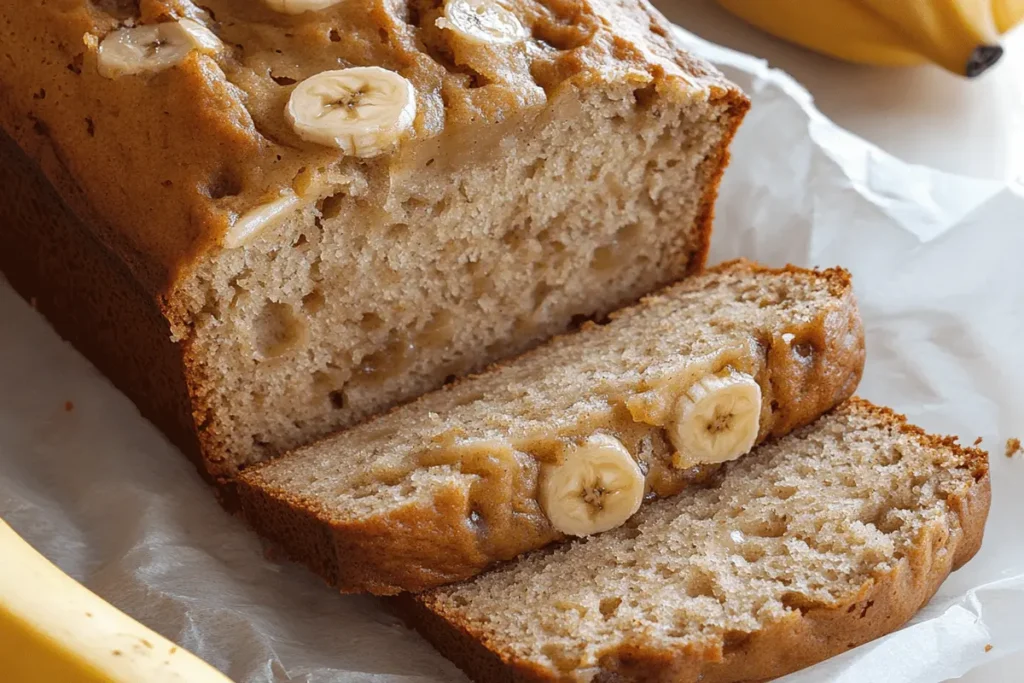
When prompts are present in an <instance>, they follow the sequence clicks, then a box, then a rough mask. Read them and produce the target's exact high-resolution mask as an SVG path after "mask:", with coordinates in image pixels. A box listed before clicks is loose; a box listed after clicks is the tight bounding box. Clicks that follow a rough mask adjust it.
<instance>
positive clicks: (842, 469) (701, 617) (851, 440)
mask: <svg viewBox="0 0 1024 683" xmlns="http://www.w3.org/2000/svg"><path fill="white" fill-rule="evenodd" d="M989 497H990V488H989V478H988V458H987V455H986V454H985V453H984V452H982V451H979V450H976V449H965V448H961V447H959V446H958V445H957V444H956V443H955V441H954V440H953V439H950V438H942V437H934V436H929V435H926V434H925V433H924V432H922V431H921V430H919V429H917V428H915V427H912V426H909V425H907V424H906V422H905V420H904V418H903V417H902V416H899V415H896V414H894V413H892V412H891V411H889V410H887V409H884V408H878V407H875V406H873V405H871V404H869V403H867V402H865V401H861V400H859V399H851V400H850V401H848V402H847V403H845V404H844V405H843V406H841V407H840V408H838V409H836V410H835V411H834V412H832V413H830V414H828V415H826V416H825V417H822V418H821V419H820V420H818V421H817V422H816V423H814V424H813V425H811V426H809V427H806V428H804V429H802V430H800V431H797V432H794V433H793V434H791V435H789V436H787V437H784V438H782V439H779V440H777V441H773V442H771V443H768V444H766V445H763V446H761V447H759V448H758V449H757V450H756V451H755V452H754V453H753V454H751V456H750V457H747V458H743V459H742V460H739V461H737V462H734V463H730V464H728V465H727V466H726V467H725V468H724V470H723V472H722V473H721V476H720V479H719V480H718V481H716V482H715V483H714V484H713V485H711V486H709V487H700V488H698V487H694V488H691V489H689V490H687V491H684V492H683V493H682V494H680V495H679V496H677V497H675V498H671V499H667V500H662V501H658V502H656V503H653V504H651V505H649V506H647V507H646V508H644V509H643V510H642V511H641V512H640V513H639V514H638V515H636V516H635V517H634V518H633V519H632V520H631V521H630V522H629V523H628V524H627V525H626V526H623V527H620V528H618V529H615V530H613V531H609V532H607V533H605V534H601V535H599V536H594V537H591V538H589V539H586V540H581V541H577V542H573V543H571V544H567V545H565V546H562V547H560V548H558V549H557V550H554V551H541V552H538V553H535V554H533V555H530V556H528V557H526V558H522V559H520V560H519V561H517V562H515V563H511V564H509V565H507V566H505V567H502V568H500V569H498V570H495V571H493V572H491V573H489V574H485V575H482V576H480V577H477V578H476V579H474V580H473V581H470V582H466V583H463V584H458V585H454V586H448V587H444V588H440V589H436V590H434V591H431V592H428V593H425V594H422V595H421V596H402V597H401V598H397V599H396V600H398V601H399V606H400V607H401V608H402V609H403V611H404V612H405V614H406V616H407V618H408V619H409V621H410V622H411V623H413V624H414V625H416V626H417V628H418V629H419V630H420V631H421V632H422V634H423V635H424V636H425V637H426V638H427V639H428V640H430V641H431V642H432V643H434V645H435V646H437V647H438V648H439V649H440V651H441V652H442V653H443V654H445V655H446V656H448V657H449V658H451V659H452V660H453V661H454V662H455V663H456V664H458V665H459V666H460V667H461V668H462V669H463V670H464V671H466V673H467V674H469V676H470V677H471V678H473V679H474V680H477V681H486V682H487V683H499V682H502V681H677V682H679V683H688V682H696V681H702V682H703V683H730V682H734V681H753V680H765V679H771V678H775V677H777V676H782V675H784V674H786V673H789V672H792V671H795V670H797V669H800V668H803V667H805V666H809V665H811V664H813V663H815V662H818V661H821V660H823V659H826V658H828V657H831V656H833V655H835V654H838V653H840V652H843V651H845V650H847V649H850V648H852V647H855V646H856V645H859V644H861V643H864V642H867V641H869V640H871V639H874V638H877V637H879V636H881V635H883V634H885V633H888V632H890V631H893V630H895V629H897V628H898V627H899V626H901V625H902V624H903V623H904V622H905V621H906V620H908V619H909V618H910V617H911V616H912V615H913V614H914V613H915V612H916V611H917V610H918V609H919V608H920V607H922V606H923V605H924V604H925V603H926V602H927V601H928V600H929V599H930V598H931V596H932V595H933V594H934V592H935V591H936V590H937V588H938V586H939V584H940V583H941V582H942V581H943V580H944V579H945V577H946V575H947V574H948V573H949V572H950V571H951V570H952V569H956V568H957V567H959V566H960V565H962V564H963V563H965V562H966V561H967V560H969V559H970V558H971V557H972V556H973V555H974V553H975V552H976V551H977V549H978V547H979V545H980V544H981V539H982V532H983V528H984V524H985V519H986V516H987V514H988V507H989Z"/></svg>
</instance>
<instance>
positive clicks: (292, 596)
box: [0, 36, 1024, 683]
mask: <svg viewBox="0 0 1024 683" xmlns="http://www.w3.org/2000/svg"><path fill="white" fill-rule="evenodd" d="M686 39H687V40H689V41H691V42H692V44H693V45H694V46H695V48H696V49H697V50H698V51H700V52H703V53H705V54H707V55H709V56H710V57H711V58H712V59H714V60H715V61H716V62H717V63H718V64H719V65H720V66H721V67H722V68H723V69H724V70H725V71H726V72H727V75H728V76H729V77H730V78H732V79H733V80H735V81H736V82H737V83H738V84H739V85H740V86H741V87H742V88H743V89H744V90H746V91H747V93H749V95H750V96H751V98H752V99H753V102H754V106H753V109H752V111H751V113H750V115H749V116H748V118H747V121H746V123H745V124H744V125H743V128H742V129H741V132H740V134H739V136H738V138H737V140H736V142H735V145H734V148H733V162H732V166H731V167H730V169H729V171H728V173H727V174H726V179H725V182H724V184H723V187H722V193H721V198H720V200H719V203H718V209H717V220H716V229H715V238H714V239H715V241H714V247H713V250H712V261H719V260H723V259H727V258H733V257H736V256H747V257H751V258H756V259H759V260H761V261H764V262H767V263H769V264H783V263H786V262H790V263H795V264H798V265H820V266H830V265H835V264H841V265H843V266H845V267H847V268H849V269H850V270H851V271H853V273H854V283H855V287H856V291H857V294H858V297H859V299H860V303H861V306H862V312H863V315H864V320H865V326H866V332H867V344H868V362H867V370H866V374H865V377H864V381H863V384H862V385H861V388H860V393H861V395H863V396H865V397H867V398H869V399H872V400H874V401H877V402H881V403H884V404H888V405H891V406H893V407H894V408H896V409H898V410H899V411H901V412H905V413H907V414H908V415H909V417H910V418H911V419H912V420H913V421H915V422H917V423H918V424H920V425H922V426H923V427H925V428H927V429H929V430H932V431H938V432H943V433H953V434H958V435H959V436H960V437H961V438H962V439H963V440H964V441H966V442H967V443H970V442H972V441H973V440H974V438H975V437H976V436H982V437H984V444H983V445H984V446H987V447H988V448H989V449H990V451H991V453H992V458H991V461H992V484H993V506H992V513H991V517H990V520H989V524H988V529H987V533H986V539H985V544H984V547H983V549H982V551H981V553H980V554H979V555H978V557H977V558H976V559H974V560H973V561H972V562H971V563H970V564H968V565H967V566H966V567H965V568H963V569H961V570H960V571H959V572H957V573H955V574H954V575H952V576H951V577H950V579H949V580H948V581H947V582H946V583H945V584H944V585H943V587H942V589H941V590H940V592H939V594H938V595H937V596H936V597H935V599H934V600H933V601H932V602H931V603H930V605H929V606H928V607H927V608H926V609H925V610H924V611H923V612H922V613H921V614H920V615H918V617H917V618H916V619H915V620H914V621H913V622H912V623H911V624H910V625H908V626H907V627H906V628H904V629H902V630H901V631H899V632H897V633H894V634H892V635H890V636H888V637H886V638H883V639H880V640H877V641H875V642H873V643H870V644H868V645H865V646H863V647H860V648H858V649H856V650H853V651H851V652H849V653H847V654H846V655H844V656H841V657H837V658H835V659H833V660H831V661H829V662H825V663H823V664H821V665H818V666H817V667H814V668H812V669H808V670H806V671H803V672H800V673H798V674H795V675H794V676H792V677H790V678H789V679H787V680H790V681H793V682H796V681H799V682H801V683H803V682H805V681H822V680H830V681H842V682H844V683H847V682H851V681H883V680H884V681H890V682H894V683H895V682H908V683H909V682H911V681H914V682H918V681H920V682H924V681H940V680H944V679H947V678H951V677H955V676H959V675H961V674H963V673H964V672H966V671H969V670H971V669H972V668H974V667H977V666H979V665H980V664H983V663H987V662H990V661H993V660H994V659H996V658H998V657H1002V656H1005V655H1007V654H1009V653H1012V652H1015V651H1018V650H1022V649H1024V533H1022V531H1021V527H1022V526H1024V457H1022V456H1017V458H1015V459H1013V460H1011V459H1008V458H1006V457H1004V455H1003V444H1004V442H1005V440H1006V439H1007V438H1008V437H1010V436H1021V437H1024V391H1022V390H1021V387H1024V358H1022V356H1024V189H1022V188H1021V187H1011V186H1006V185H1003V184H1000V183H994V182H988V181H980V180H972V179H968V178H963V177H957V176H953V175H948V174H943V173H939V172H936V171H933V170H930V169H927V168H921V167H913V166H909V165H907V164H904V163H901V162H900V161H898V160H896V159H893V158H891V157H889V156H887V155H886V154H884V153H882V152H881V151H879V150H878V149H876V148H874V147H872V146H870V145H869V144H867V143H865V142H863V141H861V140H859V139H857V138H855V137H854V136H852V135H850V134H848V133H846V132H844V131H842V130H840V129H838V128H837V127H835V126H834V125H833V124H831V123H830V122H829V121H827V120H826V119H824V118H823V117H822V116H821V115H820V114H818V113H817V112H816V110H815V109H814V108H813V105H812V103H811V101H810V97H809V96H808V95H807V93H806V92H805V91H804V90H803V89H802V88H801V87H800V86H798V85H797V84H795V83H794V82H793V81H792V80H791V79H789V78H788V77H787V76H786V75H784V74H782V73H778V72H772V71H770V70H768V69H767V68H766V66H765V65H764V64H763V63H761V62H760V61H758V60H755V59H753V58H750V57H746V56H744V55H740V54H738V53H736V52H732V51H729V50H725V49H722V48H717V47H715V46H712V45H708V44H706V43H702V42H701V41H699V40H698V39H696V38H693V37H692V36H687V37H686ZM950 144H955V141H950ZM68 401H70V402H71V403H72V404H73V409H71V410H67V409H66V405H65V404H66V402H68ZM0 516H2V517H3V518H4V519H6V520H7V521H8V522H9V523H10V524H11V525H12V526H13V527H14V528H15V529H16V530H17V531H18V532H19V533H21V534H22V535H23V536H24V537H25V538H27V539H28V540H29V541H30V542H31V543H33V544H34V545H36V546H37V547H38V548H39V549H40V550H41V551H42V552H43V553H44V554H46V555H47V556H48V557H50V558H51V559H53V560H54V561H55V562H56V563H57V564H59V565H60V566H61V567H62V568H64V569H65V570H66V571H68V572H69V573H70V574H71V575H73V576H74V577H76V578H78V579H80V580H82V581H83V582H84V583H86V585H88V586H89V587H90V588H92V589H93V590H95V591H96V592H97V593H99V594H100V595H102V596H104V597H105V598H107V599H108V600H110V601H111V602H113V603H114V604H115V605H117V606H119V607H121V608H122V609H124V610H125V611H127V612H129V613H130V614H132V615H133V616H134V617H136V618H138V619H140V620H141V621H143V622H145V623H146V624H148V625H150V626H152V627H153V628H155V629H156V630H158V631H160V632H161V633H163V634H164V635H166V636H168V637H169V638H172V639H174V640H177V641H179V642H181V643H182V644H184V645H185V646H187V647H188V648H190V649H192V650H193V651H195V652H196V653H198V654H199V655H201V656H202V657H204V658H205V659H207V660H208V661H210V662H211V663H213V664H214V665H215V666H217V667H218V668H220V669H222V670H223V671H225V672H226V673H227V674H228V675H229V676H231V677H232V678H233V679H235V680H237V681H240V682H241V681H246V682H250V681H251V682H257V681H259V682H268V681H308V682H310V683H312V682H327V681H353V682H356V681H380V682H384V681H388V682H424V683H426V682H428V681H429V682H438V681H451V680H464V679H462V677H461V674H460V673H459V672H458V671H457V670H456V669H455V668H454V667H453V666H452V665H451V664H449V663H448V662H447V661H446V660H444V659H443V658H441V657H440V656H439V655H437V654H435V653H434V652H433V651H432V650H431V649H430V647H429V646H427V645H426V644H425V643H424V642H423V641H421V640H420V639H419V638H418V637H417V636H416V635H415V634H413V633H412V632H410V631H408V630H406V629H405V628H404V627H403V626H401V625H400V624H399V623H398V622H397V621H396V620H395V619H394V618H392V617H390V616H388V615H387V614H386V613H385V612H383V611H382V610H381V609H380V607H379V605H378V604H377V603H376V602H375V601H374V600H373V599H369V598H352V597H340V596H337V595H335V594H333V593H332V592H331V591H330V590H328V589H327V588H325V587H324V586H323V585H322V584H321V583H320V582H319V580H318V579H316V578H315V577H313V576H312V575H310V574H309V573H307V572H306V571H305V570H302V569H300V568H298V567H295V566H290V565H278V564H275V563H273V562H270V561H268V560H266V559H265V558H264V556H263V552H262V548H261V545H260V542H259V541H258V540H257V539H256V538H255V536H254V535H253V534H251V533H250V532H249V531H248V530H247V529H245V528H244V527H243V525H242V524H241V523H240V522H239V521H237V520H235V519H233V518H231V517H229V516H228V515H226V514H224V513H223V512H222V511H221V509H220V508H219V506H218V505H217V503H216V502H215V501H214V499H213V496H212V495H211V492H210V491H209V490H208V489H207V487H206V486H205V485H204V484H203V483H202V481H201V480H200V478H199V476H198V475H197V474H196V473H195V472H194V470H193V469H192V465H191V464H189V463H188V462H187V461H186V460H185V459H184V458H183V457H182V456H181V455H179V454H178V453H177V452H175V449H174V448H173V447H171V446H170V445H169V444H168V443H167V442H166V441H165V440H164V439H163V438H162V436H161V435H160V434H159V433H158V432H157V431H156V429H155V428H153V427H152V426H151V425H150V424H149V423H147V422H146V421H145V420H143V419H142V418H141V417H140V416H139V415H138V413H137V412H136V411H135V408H134V406H133V405H132V404H131V403H130V402H129V401H128V400H127V399H126V398H124V397H123V396H122V395H120V394H119V393H118V392H117V391H116V390H115V389H114V388H113V387H112V386H111V385H110V384H108V383H107V381H106V380H105V379H104V378H103V377H102V376H101V375H100V374H99V373H98V372H97V371H96V370H95V369H93V368H92V367H91V366H90V365H89V364H88V363H87V362H86V361H85V360H84V359H83V358H82V357H80V356H79V355H78V354H77V353H76V352H75V351H74V350H73V349H71V348H70V347H69V346H67V345H66V344H64V343H63V342H62V341H61V340H60V339H59V338H58V337H57V336H56V334H55V333H54V332H53V331H52V330H51V329H50V328H49V327H48V326H47V324H46V322H45V321H44V320H43V319H42V318H41V317H39V316H38V315H37V314H36V313H35V312H34V311H33V310H32V309H31V308H30V307H29V306H28V305H27V304H25V303H24V302H22V301H21V300H20V299H18V298H17V297H16V296H15V294H14V293H13V292H12V291H11V290H10V288H9V287H8V286H7V285H6V283H3V282H2V280H0ZM3 561H5V560H4V558H3V557H0V562H3ZM986 645H992V649H991V651H990V652H987V653H986V652H985V646H986Z"/></svg>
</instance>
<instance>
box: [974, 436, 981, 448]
mask: <svg viewBox="0 0 1024 683" xmlns="http://www.w3.org/2000/svg"><path fill="white" fill-rule="evenodd" d="M974 445H975V446H980V445H981V437H980V436H979V437H978V438H977V439H975V440H974Z"/></svg>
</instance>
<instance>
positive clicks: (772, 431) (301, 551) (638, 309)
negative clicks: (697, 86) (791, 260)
mask: <svg viewBox="0 0 1024 683" xmlns="http://www.w3.org/2000/svg"><path fill="white" fill-rule="evenodd" d="M863 362H864V346H863V331H862V328H861V322H860V318H859V316H858V312H857V306H856V301H855V299H854V296H853V292H852V289H851V285H850V280H849V276H848V274H847V273H846V272H845V271H842V270H839V269H834V270H827V271H820V272H818V271H809V270H801V269H797V268H787V269H782V270H770V269H766V268H762V267H759V266H757V265H754V264H751V263H748V262H734V263H730V264H725V265H723V266H721V267H718V268H716V269H713V270H712V271H710V272H708V273H706V274H704V275H701V276H697V277H694V278H691V279H689V280H687V281H684V282H683V283H681V284H678V285H675V286H672V287H669V288H667V289H665V290H663V291H662V292H660V293H659V294H657V295H654V296H651V297H649V298H647V299H646V300H644V301H643V302H642V303H641V304H639V305H637V306H635V307H632V308H628V309H625V310H623V311H620V312H619V313H617V314H615V315H614V316H613V319H612V320H611V322H609V323H607V324H605V325H596V324H590V325H586V326H584V328H583V329H581V330H579V331H578V332H576V333H574V334H569V335H565V336H562V337H558V338H555V339H554V340H552V341H551V342H549V343H547V344H545V345H544V346H542V347H540V348H538V349H536V350H534V351H532V352H530V353H527V354H525V355H523V356H521V357H519V358H517V359H515V360H513V361H511V362H509V363H506V364H503V365H497V366H495V367H493V368H491V369H490V370H488V371H487V372H485V373H483V374H481V375H478V376H474V377H470V378H468V379H465V380H463V381H460V382H458V383H455V384H452V385H449V386H448V387H446V388H445V389H444V390H442V391H438V392H434V393H432V394H428V395H426V396H424V397H422V398H420V399H419V400H417V401H415V402H413V403H410V404H407V405H405V406H402V407H400V408H397V409H395V410H392V411H391V412H389V413H387V414H385V415H383V416H380V417H377V418H375V419H372V420H370V421H369V422H366V423H364V424H362V425H360V426H358V427H356V428H353V429H351V430H348V431H346V432H341V433H339V434H337V435H335V436H333V437H331V438H329V439H326V440H324V441H322V442H320V443H317V444H314V445H312V446H309V447H305V448H302V449H300V450H298V451H295V452H294V453H291V454H289V455H286V456H284V457H283V458H280V459H278V460H276V461H273V462H270V463H267V464H266V465H264V466H260V467H257V468H253V469H251V470H248V471H246V472H244V473H243V474H242V476H241V477H240V480H239V485H238V493H239V498H240V501H241V507H242V511H243V514H244V515H245V517H246V519H247V520H248V521H249V522H250V523H251V525H252V526H253V527H254V528H255V529H256V530H257V531H259V532H260V533H261V534H262V535H264V536H265V537H267V538H268V539H269V540H270V541H271V542H272V543H274V544H275V545H276V546H277V547H278V548H279V549H281V550H283V551H284V553H285V554H286V555H287V556H288V557H290V558H292V559H294V560H297V561H299V562H302V563H304V564H306V565H307V566H308V567H310V568H311V569H312V570H313V571H315V572H316V573H318V574H319V575H320V576H322V577H323V578H324V579H325V580H326V581H327V582H328V583H330V584H331V585H333V586H335V587H337V588H338V589H340V590H342V591H344V592H358V591H370V592H374V593H380V594H389V593H395V592H399V591H402V590H408V591H418V590H424V589H426V588H430V587H433V586H438V585H442V584H445V583H451V582H453V581H457V580H461V579H466V578H469V577H471V576H473V575H475V574H478V573H479V572H481V571H483V570H484V569H486V568H487V567H489V566H491V565H493V564H494V563H496V562H500V561H503V560H509V559H511V558H513V557H516V556H517V555H520V554H521V553H524V552H527V551H530V550H534V549H537V548H540V547H542V546H544V545H546V544H548V543H551V542H553V541H558V540H561V539H563V538H564V536H563V534H562V533H560V531H559V529H560V528H561V527H558V525H557V524H555V523H554V522H553V521H551V519H550V512H551V511H550V510H549V509H545V507H544V497H543V490H542V487H543V485H542V481H541V478H542V475H543V468H544V467H545V466H546V465H547V464H550V463H558V462H560V461H564V458H565V457H566V456H565V455H564V453H565V451H566V449H571V448H572V447H573V445H574V444H579V443H581V442H585V441H586V440H587V439H589V438H591V437H593V436H595V435H600V437H601V438H604V437H607V436H610V437H613V438H615V439H617V440H619V441H620V442H621V443H622V444H623V446H624V447H625V449H626V450H628V452H629V453H628V456H631V457H632V458H634V459H635V461H636V462H637V464H638V466H639V469H640V470H641V472H642V476H643V486H644V487H645V493H646V499H648V500H649V499H652V498H656V497H665V496H670V495H673V494H675V493H678V492H679V491H680V490H682V489H684V488H685V487H686V486H688V485H691V484H694V483H698V482H700V481H703V480H705V479H707V478H708V477H710V476H712V475H713V474H714V472H715V469H716V468H717V467H719V466H720V465H712V464H706V463H705V464H696V465H692V466H691V465H680V463H679V461H678V460H677V459H676V458H677V455H678V451H677V449H676V447H675V445H674V443H673V441H672V438H671V435H670V430H671V411H672V410H673V406H675V405H676V404H677V401H678V400H679V397H680V396H682V395H683V394H684V393H685V392H687V391H689V389H690V388H691V387H692V386H693V385H694V384H695V382H696V378H700V377H707V376H710V375H714V374H716V373H721V372H723V371H732V370H736V371H740V372H742V373H746V374H747V375H748V378H749V379H750V381H751V382H756V384H757V385H758V386H759V388H760V404H759V417H760V419H759V427H758V428H757V435H756V437H757V438H756V440H757V441H763V440H764V439H766V438H768V437H770V436H781V435H783V434H786V433H788V432H789V431H791V430H792V429H794V428H796V427H799V426H801V425H804V424H807V423H809V422H811V421H813V420H814V419H815V418H817V417H818V416H819V415H820V414H821V413H823V412H825V411H826V410H828V409H830V408H832V407H834V406H836V405H838V404H839V403H841V402H842V401H843V400H845V399H846V398H848V397H849V396H850V395H851V394H852V393H853V391H854V389H855V387H856V385H857V382H858V381H859V379H860V375H861V371H862V368H863ZM754 410H755V411H756V410H757V408H756V407H755V408H754ZM620 521H621V520H620ZM562 530H563V531H565V529H562Z"/></svg>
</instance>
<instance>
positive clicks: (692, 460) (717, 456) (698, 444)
mask: <svg viewBox="0 0 1024 683" xmlns="http://www.w3.org/2000/svg"><path fill="white" fill-rule="evenodd" d="M675 412H676V419H675V422H673V423H672V424H671V425H670V427H669V438H670V439H671V440H672V445H673V446H675V448H676V451H678V452H677V453H676V455H675V457H674V458H673V464H674V465H675V466H676V467H680V468H684V467H693V466H694V465H699V464H710V463H719V462H725V461H727V460H735V459H736V458H738V457H740V456H741V455H743V454H744V453H746V452H748V451H749V450H750V449H751V448H753V446H754V441H756V440H757V432H758V429H759V428H760V426H761V387H760V385H758V383H757V382H756V381H755V380H754V378H753V377H751V376H750V375H748V374H746V373H743V372H737V371H735V370H729V371H728V372H726V373H725V374H716V375H707V376H706V377H704V378H702V379H700V380H698V381H697V382H696V383H695V384H694V385H693V386H691V387H690V388H689V389H688V390H687V391H686V393H685V394H683V395H682V396H681V397H680V398H679V400H678V401H677V402H676V408H675Z"/></svg>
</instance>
